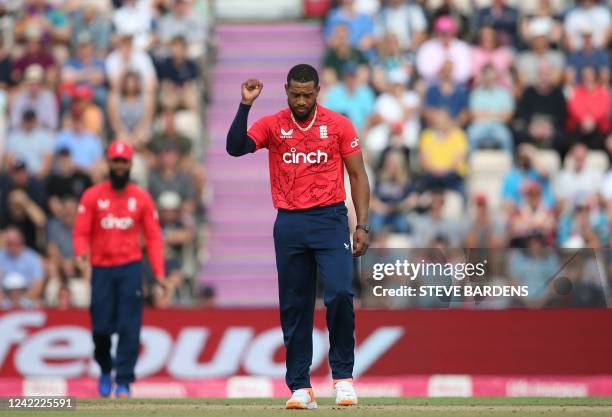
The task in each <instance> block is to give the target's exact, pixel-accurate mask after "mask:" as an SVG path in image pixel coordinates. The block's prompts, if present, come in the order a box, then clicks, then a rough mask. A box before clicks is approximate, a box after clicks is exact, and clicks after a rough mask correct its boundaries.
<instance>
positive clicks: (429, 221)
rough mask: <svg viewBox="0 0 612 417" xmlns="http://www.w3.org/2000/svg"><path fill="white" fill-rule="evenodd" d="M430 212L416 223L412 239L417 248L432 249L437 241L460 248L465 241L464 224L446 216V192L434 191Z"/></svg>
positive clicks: (432, 192) (419, 217)
mask: <svg viewBox="0 0 612 417" xmlns="http://www.w3.org/2000/svg"><path fill="white" fill-rule="evenodd" d="M430 196H431V204H430V207H429V210H428V211H427V212H426V213H425V214H422V215H420V216H418V217H417V218H416V220H415V222H414V225H413V226H414V227H413V233H412V237H413V238H414V246H415V247H417V248H430V247H432V246H430V245H432V243H435V242H436V241H444V242H446V246H450V247H452V248H458V247H459V246H460V245H461V243H462V242H463V240H464V237H465V230H464V227H463V226H462V224H461V223H460V222H459V221H457V220H455V219H452V218H450V217H447V216H446V215H445V214H444V205H445V197H444V191H442V190H432V191H431V193H430Z"/></svg>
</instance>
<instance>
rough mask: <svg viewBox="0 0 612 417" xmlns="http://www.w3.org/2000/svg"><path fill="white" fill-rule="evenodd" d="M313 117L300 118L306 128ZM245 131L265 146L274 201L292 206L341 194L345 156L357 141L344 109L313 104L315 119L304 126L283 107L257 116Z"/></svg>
mask: <svg viewBox="0 0 612 417" xmlns="http://www.w3.org/2000/svg"><path fill="white" fill-rule="evenodd" d="M311 121H312V118H311V119H310V120H308V121H305V122H298V123H300V126H301V127H302V128H306V127H307V126H308V125H309V124H310V122H311ZM248 136H249V137H250V138H251V139H253V140H254V141H255V144H256V145H257V149H261V148H268V151H269V156H268V160H269V165H270V186H271V188H272V201H273V203H274V207H276V208H283V209H287V210H296V209H306V208H310V207H315V206H328V205H331V204H335V203H339V202H341V201H344V200H345V198H346V192H345V190H344V162H343V158H346V157H349V156H351V155H354V154H356V153H359V152H361V146H360V144H359V138H358V137H357V133H356V132H355V128H354V127H353V125H352V124H351V122H350V121H349V119H347V118H346V117H344V116H343V115H341V114H339V113H336V112H334V111H332V110H329V109H327V108H325V107H323V106H320V105H317V114H316V120H315V121H314V124H313V125H312V127H311V128H310V129H308V130H307V131H302V130H300V129H299V128H298V126H297V125H296V123H295V122H294V121H293V120H292V119H291V110H290V109H289V108H287V109H284V110H281V111H279V112H278V113H276V114H274V115H271V116H266V117H262V118H261V119H259V120H257V121H256V122H255V123H254V124H253V126H251V128H250V129H249V131H248Z"/></svg>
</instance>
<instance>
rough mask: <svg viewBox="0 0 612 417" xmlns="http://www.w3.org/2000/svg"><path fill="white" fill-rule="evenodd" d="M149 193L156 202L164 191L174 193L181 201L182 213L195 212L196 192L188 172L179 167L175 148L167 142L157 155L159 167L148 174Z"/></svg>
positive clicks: (178, 157)
mask: <svg viewBox="0 0 612 417" xmlns="http://www.w3.org/2000/svg"><path fill="white" fill-rule="evenodd" d="M148 185H149V192H150V193H151V195H152V196H153V199H155V200H158V199H159V198H160V197H161V195H162V194H163V193H164V192H165V191H175V192H176V193H178V196H179V198H180V201H181V208H182V212H183V213H187V214H192V213H194V212H195V210H196V205H197V204H196V190H195V186H194V183H193V180H192V178H191V176H190V174H189V172H187V171H185V170H184V169H183V168H182V167H181V165H180V154H179V150H178V148H177V146H176V145H175V144H174V143H172V142H168V143H167V144H166V145H165V146H164V148H163V150H162V152H161V154H160V155H159V166H158V167H157V168H156V169H154V170H151V172H150V173H149V181H148Z"/></svg>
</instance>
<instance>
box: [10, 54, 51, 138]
mask: <svg viewBox="0 0 612 417" xmlns="http://www.w3.org/2000/svg"><path fill="white" fill-rule="evenodd" d="M44 76H45V74H44V70H43V68H42V67H41V66H40V65H31V66H29V67H28V68H27V69H26V71H25V73H24V77H23V83H22V85H21V88H20V89H19V91H18V92H17V93H15V95H14V97H13V99H12V100H11V104H10V116H11V127H13V128H17V127H18V126H19V125H20V124H21V121H22V120H23V114H24V113H25V112H26V111H28V110H33V111H34V112H35V113H36V120H38V126H39V127H41V128H44V129H49V130H56V129H57V125H58V109H57V100H56V99H55V96H54V94H53V92H51V91H50V90H48V89H47V88H45V86H44V84H43V80H44Z"/></svg>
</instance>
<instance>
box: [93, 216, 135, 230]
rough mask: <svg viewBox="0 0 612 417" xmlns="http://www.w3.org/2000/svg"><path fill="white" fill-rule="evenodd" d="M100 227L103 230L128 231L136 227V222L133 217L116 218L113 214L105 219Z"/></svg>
mask: <svg viewBox="0 0 612 417" xmlns="http://www.w3.org/2000/svg"><path fill="white" fill-rule="evenodd" d="M100 226H102V229H105V230H111V229H118V230H127V229H131V228H132V227H134V220H133V219H132V218H131V217H115V216H113V215H112V214H109V215H108V216H106V217H103V218H102V220H101V221H100Z"/></svg>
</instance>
